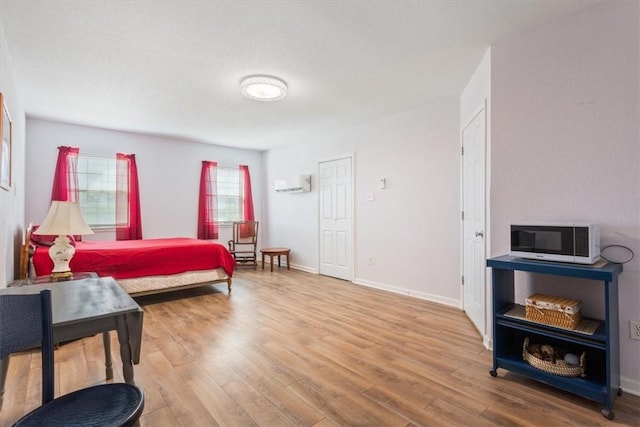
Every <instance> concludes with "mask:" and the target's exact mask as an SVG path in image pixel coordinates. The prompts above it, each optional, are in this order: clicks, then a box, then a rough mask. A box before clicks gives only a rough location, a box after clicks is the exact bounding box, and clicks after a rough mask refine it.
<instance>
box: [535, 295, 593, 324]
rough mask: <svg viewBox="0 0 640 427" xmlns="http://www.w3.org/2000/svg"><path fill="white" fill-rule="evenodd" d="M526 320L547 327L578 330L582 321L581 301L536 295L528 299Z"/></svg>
mask: <svg viewBox="0 0 640 427" xmlns="http://www.w3.org/2000/svg"><path fill="white" fill-rule="evenodd" d="M525 318H526V319H527V320H532V321H534V322H538V323H544V324H546V325H551V326H557V327H560V328H566V329H576V328H577V327H578V325H579V324H580V320H582V315H581V314H580V301H577V300H572V299H569V298H562V297H554V296H550V295H543V294H534V295H531V296H530V297H529V298H527V299H526V305H525Z"/></svg>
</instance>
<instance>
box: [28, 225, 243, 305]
mask: <svg viewBox="0 0 640 427" xmlns="http://www.w3.org/2000/svg"><path fill="white" fill-rule="evenodd" d="M30 231H31V230H28V231H27V236H28V239H27V242H30V246H31V251H30V252H32V255H31V256H30V258H31V264H32V266H33V269H34V272H35V275H36V276H46V275H49V274H51V270H52V269H53V261H52V260H51V258H50V257H49V252H48V251H49V246H50V245H47V243H46V242H43V241H41V240H36V241H34V240H33V239H32V238H31V237H32V236H31V232H30ZM34 237H35V236H34ZM74 244H75V249H76V252H75V255H74V256H73V258H72V259H71V264H70V265H71V270H72V271H76V272H95V273H97V274H98V276H101V277H106V276H111V277H113V278H115V279H116V280H117V281H118V283H119V284H120V285H121V286H122V287H123V288H124V289H125V290H126V291H127V292H128V293H129V294H130V295H132V296H142V295H148V294H154V293H160V292H167V291H173V290H179V289H185V288H192V287H197V286H204V285H208V284H211V283H221V282H226V283H227V289H228V291H229V292H231V277H232V276H233V271H234V268H235V260H234V259H233V256H232V255H231V254H230V253H229V251H228V249H227V248H226V247H225V246H224V245H222V244H220V243H217V242H211V241H206V240H199V239H193V238H186V237H175V238H166V239H145V240H120V241H92V242H83V241H76V242H74Z"/></svg>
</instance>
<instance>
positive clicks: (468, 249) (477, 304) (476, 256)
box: [462, 101, 487, 337]
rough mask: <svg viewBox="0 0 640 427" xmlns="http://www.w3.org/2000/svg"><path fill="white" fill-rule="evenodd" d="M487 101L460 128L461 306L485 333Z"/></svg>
mask: <svg viewBox="0 0 640 427" xmlns="http://www.w3.org/2000/svg"><path fill="white" fill-rule="evenodd" d="M485 153H486V101H485V103H484V104H483V106H482V107H481V108H480V110H479V111H478V112H477V113H476V114H475V115H474V116H473V118H472V119H471V120H470V121H469V123H467V125H466V126H465V127H464V128H463V130H462V245H463V250H462V269H463V273H462V285H463V290H464V291H463V309H464V311H465V313H466V314H467V316H468V317H469V319H470V320H471V321H472V322H473V324H474V325H475V326H476V328H477V329H478V331H479V332H480V334H481V335H482V336H483V337H484V335H485V334H486V322H485V319H486V307H487V304H486V291H485V289H486V288H485V253H486V247H485V200H486V197H485V194H486V188H485V176H486V172H485V171H486V154H485Z"/></svg>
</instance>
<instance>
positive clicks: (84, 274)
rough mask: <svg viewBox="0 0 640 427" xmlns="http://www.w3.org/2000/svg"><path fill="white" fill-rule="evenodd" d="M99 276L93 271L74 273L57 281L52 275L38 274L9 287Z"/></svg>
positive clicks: (12, 283)
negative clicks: (52, 278)
mask: <svg viewBox="0 0 640 427" xmlns="http://www.w3.org/2000/svg"><path fill="white" fill-rule="evenodd" d="M97 277H98V274H97V273H93V272H80V273H73V276H72V277H70V278H69V279H63V280H56V281H53V280H51V276H38V277H32V278H30V279H19V280H14V281H13V282H11V283H10V284H9V285H8V286H7V287H9V288H17V287H20V286H30V285H44V284H48V283H64V282H70V281H73V280H82V279H96V278H97Z"/></svg>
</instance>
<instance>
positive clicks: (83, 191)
mask: <svg viewBox="0 0 640 427" xmlns="http://www.w3.org/2000/svg"><path fill="white" fill-rule="evenodd" d="M90 160H102V161H105V162H107V163H108V164H107V167H106V168H105V170H106V171H107V177H106V180H103V181H102V182H99V181H95V180H91V181H90V180H89V179H88V176H90V175H98V174H99V173H97V172H92V171H93V170H92V169H89V168H88V167H87V168H83V166H82V165H81V163H82V162H88V161H90ZM87 166H88V165H87ZM83 169H84V170H83ZM76 173H77V176H78V202H79V204H80V208H81V210H82V214H83V216H84V217H85V220H86V221H87V223H88V224H89V226H90V227H91V229H93V230H100V231H111V230H115V229H116V227H117V216H116V198H117V197H118V191H117V186H116V182H117V160H116V158H115V156H107V155H99V154H86V153H79V154H78V166H77V172H76ZM85 177H87V178H86V179H84V178H85ZM96 182H98V183H99V184H101V185H105V184H106V185H108V186H110V187H112V189H107V190H104V189H97V190H92V189H90V188H88V187H90V186H91V184H92V183H96ZM91 193H94V194H96V193H107V194H108V195H111V196H110V197H109V198H108V199H107V203H108V204H109V205H110V209H108V210H110V211H111V212H106V211H108V210H100V209H99V208H98V214H99V215H101V216H103V215H105V214H106V215H112V222H110V223H106V222H97V223H93V222H92V220H93V219H94V218H93V217H92V215H93V214H90V213H88V212H87V211H88V208H89V207H92V208H93V207H94V206H93V205H91V204H90V205H87V203H86V202H85V203H83V199H84V200H85V201H86V200H87V198H88V195H89V194H91ZM109 199H110V200H109Z"/></svg>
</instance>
